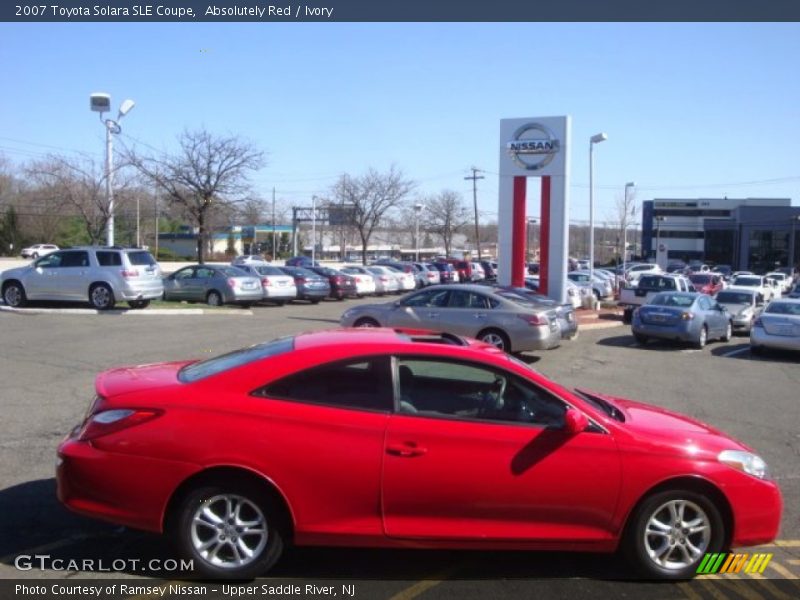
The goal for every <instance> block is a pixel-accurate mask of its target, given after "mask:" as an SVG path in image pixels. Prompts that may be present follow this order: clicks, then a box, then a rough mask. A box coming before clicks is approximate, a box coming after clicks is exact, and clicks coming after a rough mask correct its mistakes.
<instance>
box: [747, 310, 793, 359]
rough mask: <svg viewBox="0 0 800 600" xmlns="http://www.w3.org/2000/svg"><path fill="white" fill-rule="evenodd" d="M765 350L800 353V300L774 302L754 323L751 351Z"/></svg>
mask: <svg viewBox="0 0 800 600" xmlns="http://www.w3.org/2000/svg"><path fill="white" fill-rule="evenodd" d="M764 348H777V349H779V350H794V351H797V352H800V299H788V298H787V299H785V300H773V301H772V302H770V303H769V304H768V305H767V308H765V309H764V312H763V313H761V316H760V317H759V318H758V319H756V322H755V323H753V328H752V329H751V330H750V351H751V352H752V353H753V354H759V353H760V352H761V351H762V350H763V349H764Z"/></svg>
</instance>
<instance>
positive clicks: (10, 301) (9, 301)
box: [3, 281, 28, 308]
mask: <svg viewBox="0 0 800 600" xmlns="http://www.w3.org/2000/svg"><path fill="white" fill-rule="evenodd" d="M3 302H5V303H6V306H10V307H11V308H21V307H23V306H25V304H26V303H27V302H28V297H27V296H26V295H25V288H24V287H22V284H21V283H19V282H18V281H7V282H6V284H5V285H4V286H3Z"/></svg>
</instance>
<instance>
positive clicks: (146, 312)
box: [0, 306, 253, 316]
mask: <svg viewBox="0 0 800 600" xmlns="http://www.w3.org/2000/svg"><path fill="white" fill-rule="evenodd" d="M0 311H4V312H10V313H17V314H21V315H50V314H61V315H85V316H88V315H108V316H126V315H131V316H132V315H142V316H162V315H227V316H253V311H252V310H250V309H249V308H248V309H246V310H245V309H241V310H206V309H203V308H153V309H149V308H145V309H130V310H128V309H116V310H115V309H112V310H96V309H93V308H12V307H10V306H0Z"/></svg>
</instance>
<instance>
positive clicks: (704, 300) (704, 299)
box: [697, 296, 711, 310]
mask: <svg viewBox="0 0 800 600" xmlns="http://www.w3.org/2000/svg"><path fill="white" fill-rule="evenodd" d="M697 305H698V306H699V307H700V308H701V309H702V310H710V309H711V300H710V299H709V298H708V296H701V297H700V298H699V299H698V301H697Z"/></svg>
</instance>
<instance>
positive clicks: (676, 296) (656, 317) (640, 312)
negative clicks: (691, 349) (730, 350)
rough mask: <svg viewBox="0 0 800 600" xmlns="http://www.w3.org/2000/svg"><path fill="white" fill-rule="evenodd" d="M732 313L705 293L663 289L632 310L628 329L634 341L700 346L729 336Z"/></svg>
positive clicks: (731, 326) (726, 338)
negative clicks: (665, 290)
mask: <svg viewBox="0 0 800 600" xmlns="http://www.w3.org/2000/svg"><path fill="white" fill-rule="evenodd" d="M731 319H732V316H731V314H730V313H729V312H728V311H727V309H726V308H725V307H724V306H722V305H720V304H719V303H717V302H716V301H715V300H714V299H713V298H711V297H710V296H708V295H706V294H697V293H690V292H662V293H660V294H656V295H655V296H653V298H652V299H651V300H650V302H648V303H647V304H645V305H643V306H641V307H640V308H639V309H637V310H636V311H635V312H634V313H633V323H632V325H631V330H632V331H633V336H634V337H635V338H636V341H637V342H639V343H640V344H646V343H647V340H649V339H650V338H659V339H664V340H677V341H683V342H691V343H693V344H694V345H695V347H697V348H702V347H704V346H705V345H706V342H707V341H708V340H710V339H716V338H719V339H721V340H723V341H725V342H727V341H729V340H730V339H731V334H732V331H733V325H732V323H731Z"/></svg>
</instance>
